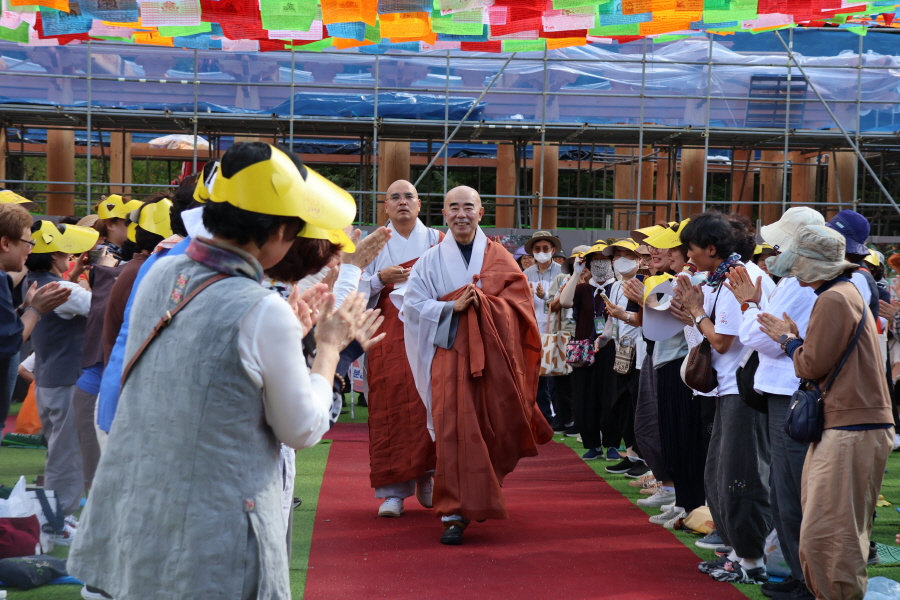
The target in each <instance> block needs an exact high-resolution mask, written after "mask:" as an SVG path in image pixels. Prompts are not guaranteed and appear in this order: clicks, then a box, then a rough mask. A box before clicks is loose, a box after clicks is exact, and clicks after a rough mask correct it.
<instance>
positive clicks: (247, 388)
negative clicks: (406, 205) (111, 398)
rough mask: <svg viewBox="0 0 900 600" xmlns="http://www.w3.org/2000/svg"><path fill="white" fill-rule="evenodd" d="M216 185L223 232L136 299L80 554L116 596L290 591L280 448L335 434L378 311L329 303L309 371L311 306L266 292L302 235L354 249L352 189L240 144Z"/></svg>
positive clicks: (82, 567)
mask: <svg viewBox="0 0 900 600" xmlns="http://www.w3.org/2000/svg"><path fill="white" fill-rule="evenodd" d="M208 187H209V189H210V191H211V194H210V200H211V201H210V202H209V203H208V204H207V206H206V207H205V208H204V214H203V223H204V225H205V227H206V228H207V229H208V230H209V231H210V232H211V233H212V235H213V238H212V239H206V238H197V239H194V240H192V242H191V244H190V246H189V247H188V249H187V251H186V253H185V254H184V255H182V256H173V257H166V258H163V259H160V260H159V261H158V262H157V263H156V264H155V265H154V266H153V268H152V269H151V270H150V271H149V272H148V273H147V275H146V276H145V278H144V280H143V281H142V283H141V285H140V287H139V288H138V290H137V291H136V294H137V296H136V298H135V302H134V306H133V309H132V313H131V318H130V326H131V331H130V333H129V337H128V344H127V349H126V352H125V364H126V365H127V366H126V368H125V370H124V372H123V381H124V383H123V386H122V392H121V396H120V399H119V406H118V410H117V412H116V420H115V422H114V425H113V427H112V429H111V431H110V435H109V441H108V444H107V449H106V452H104V453H103V455H102V457H101V459H100V465H99V467H98V470H97V474H96V477H95V480H94V486H93V489H92V491H91V496H90V499H89V501H88V504H87V506H86V508H85V511H84V514H83V516H82V524H81V527H80V528H79V533H78V537H77V538H76V541H75V544H74V545H73V546H72V552H71V554H70V556H69V563H68V567H69V572H70V573H71V574H73V575H74V576H76V577H78V578H79V579H81V580H82V581H85V582H87V583H90V584H91V585H92V586H96V587H97V588H100V589H102V590H105V591H106V592H107V593H108V594H109V595H112V597H114V598H117V599H118V600H128V599H130V598H163V597H165V598H173V599H175V598H204V599H213V598H229V599H231V598H233V599H235V600H238V599H241V600H242V599H249V598H259V599H260V600H269V599H273V600H274V599H283V598H289V597H290V587H289V582H288V564H287V552H286V548H285V543H284V530H285V529H284V528H285V525H284V518H283V516H282V514H281V510H280V505H281V477H280V473H279V472H278V458H279V441H280V442H283V443H285V444H287V445H289V446H291V447H293V448H297V449H300V448H305V447H308V446H312V445H313V444H315V443H317V442H318V441H319V439H321V437H322V435H323V434H324V433H325V431H327V429H328V427H329V413H330V409H331V404H332V395H331V388H332V383H331V382H332V380H333V378H334V372H335V366H336V365H337V362H338V356H339V353H340V351H341V349H342V348H344V347H345V346H346V345H347V344H348V343H349V342H350V341H351V340H352V339H353V337H354V334H355V333H356V331H357V329H358V328H359V326H360V324H361V323H362V320H363V318H364V314H365V313H364V304H365V302H364V300H363V299H362V298H361V297H360V296H359V295H355V294H354V295H351V296H350V297H348V299H347V300H346V301H345V302H344V303H343V304H342V305H341V307H340V308H339V309H338V310H337V311H332V304H333V301H332V299H331V298H330V297H329V296H328V295H326V296H325V301H324V303H323V304H322V308H321V311H320V313H321V316H319V318H318V322H317V325H316V332H315V337H316V342H317V350H318V351H317V355H316V359H315V362H314V363H313V366H312V368H311V369H307V367H306V365H305V363H304V361H303V358H302V347H301V342H302V339H303V336H304V333H305V328H306V327H308V326H309V325H310V313H311V311H310V308H309V306H308V305H306V304H305V303H304V302H302V301H297V300H296V299H295V300H294V302H293V303H292V304H289V303H287V302H285V301H284V300H283V299H282V298H281V297H280V296H279V295H278V294H277V293H275V292H273V291H271V290H267V289H265V288H264V287H262V286H261V285H260V281H261V279H262V275H263V270H264V269H267V268H270V267H272V266H273V265H275V264H276V263H278V262H279V261H280V260H281V259H282V258H283V257H284V255H285V254H286V253H287V251H288V249H289V248H290V247H291V244H292V243H293V240H294V238H295V237H297V236H298V234H299V235H300V236H301V237H310V238H322V237H327V238H328V239H331V240H332V241H336V242H337V243H341V244H342V245H343V246H344V247H348V246H349V248H348V249H349V250H350V251H352V250H353V248H352V243H350V242H349V239H348V238H347V237H346V235H344V234H343V232H342V231H338V230H339V229H340V228H343V227H345V226H347V225H349V224H350V223H351V221H352V219H353V217H354V215H355V212H356V208H355V206H354V203H353V200H352V197H350V195H349V194H347V193H346V192H344V191H343V190H340V189H339V188H337V187H336V186H334V185H332V184H330V183H329V182H327V181H326V180H324V179H323V178H321V177H320V176H319V175H317V174H316V173H315V172H314V171H312V170H311V169H307V168H305V167H304V166H303V165H302V164H301V163H300V161H299V159H298V158H297V157H296V156H294V155H292V154H288V153H285V152H282V151H281V150H279V149H277V148H275V147H272V146H268V145H266V144H261V143H242V144H236V145H234V146H232V147H231V149H229V150H228V152H226V153H225V155H224V156H223V157H222V161H221V163H220V165H219V167H218V169H217V170H216V171H215V172H214V174H213V177H212V178H211V181H209V182H208ZM210 282H213V283H210ZM204 285H207V286H208V287H204V288H202V289H201V286H204ZM198 289H199V290H200V291H199V292H197V290H198ZM195 292H197V293H196V295H194V293H195ZM170 315H171V316H170ZM166 322H168V323H169V325H168V326H165V325H164V324H165V323H166ZM160 324H163V325H162V327H163V329H162V330H161V333H160V334H159V335H158V337H156V338H155V340H154V339H152V337H151V332H152V331H153V330H154V329H155V328H157V327H160V326H161V325H160Z"/></svg>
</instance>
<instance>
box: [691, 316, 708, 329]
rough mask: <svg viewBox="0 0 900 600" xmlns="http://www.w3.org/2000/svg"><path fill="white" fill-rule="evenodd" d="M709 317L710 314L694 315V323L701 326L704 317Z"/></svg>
mask: <svg viewBox="0 0 900 600" xmlns="http://www.w3.org/2000/svg"><path fill="white" fill-rule="evenodd" d="M708 318H709V315H700V316H699V317H694V325H696V326H697V327H700V323H701V322H702V321H703V319H708Z"/></svg>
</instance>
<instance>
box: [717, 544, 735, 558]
mask: <svg viewBox="0 0 900 600" xmlns="http://www.w3.org/2000/svg"><path fill="white" fill-rule="evenodd" d="M732 550H734V548H732V547H731V546H716V548H715V552H716V556H728V555H729V554H731V551H732Z"/></svg>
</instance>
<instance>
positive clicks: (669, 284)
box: [641, 274, 684, 342]
mask: <svg viewBox="0 0 900 600" xmlns="http://www.w3.org/2000/svg"><path fill="white" fill-rule="evenodd" d="M674 285H675V281H674V278H673V277H672V276H671V275H668V274H664V275H656V276H655V277H648V278H647V279H645V280H644V317H643V319H644V322H643V326H642V329H641V331H642V333H643V334H644V336H645V337H646V338H647V339H648V340H653V341H656V342H660V341H662V340H667V339H669V338H671V337H672V336H673V335H675V334H676V333H678V332H679V331H682V330H683V329H684V323H682V322H681V321H679V320H678V319H677V318H675V316H674V315H673V314H672V311H670V310H669V308H670V307H671V305H672V294H673V293H674V290H673V288H674Z"/></svg>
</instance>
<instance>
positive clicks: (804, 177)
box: [791, 152, 816, 206]
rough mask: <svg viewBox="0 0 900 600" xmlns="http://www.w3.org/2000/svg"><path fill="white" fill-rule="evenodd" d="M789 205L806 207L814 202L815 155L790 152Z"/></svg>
mask: <svg viewBox="0 0 900 600" xmlns="http://www.w3.org/2000/svg"><path fill="white" fill-rule="evenodd" d="M791 161H792V162H793V166H792V167H791V204H792V205H794V206H806V205H810V204H812V203H813V202H815V201H816V154H806V153H804V152H791Z"/></svg>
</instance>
